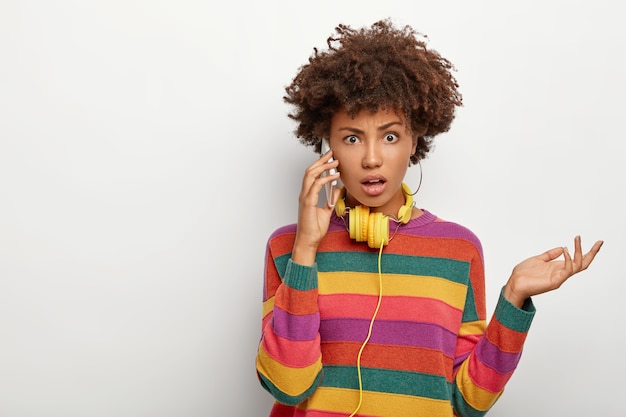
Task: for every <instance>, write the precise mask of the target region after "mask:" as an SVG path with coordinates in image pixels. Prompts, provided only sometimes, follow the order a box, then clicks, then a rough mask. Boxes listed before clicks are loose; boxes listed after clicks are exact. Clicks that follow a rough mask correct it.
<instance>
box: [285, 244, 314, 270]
mask: <svg viewBox="0 0 626 417" xmlns="http://www.w3.org/2000/svg"><path fill="white" fill-rule="evenodd" d="M316 254H317V246H312V245H306V244H300V243H298V242H296V243H295V244H294V245H293V250H292V252H291V260H292V261H294V262H295V263H297V264H300V265H304V266H312V265H313V264H314V263H315V255H316Z"/></svg>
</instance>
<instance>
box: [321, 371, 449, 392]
mask: <svg viewBox="0 0 626 417" xmlns="http://www.w3.org/2000/svg"><path fill="white" fill-rule="evenodd" d="M361 376H362V381H363V390H365V391H375V392H385V393H391V394H405V395H413V396H418V397H426V398H435V399H438V400H447V399H449V396H450V389H451V388H450V386H449V385H450V384H449V383H448V382H447V381H446V378H445V377H443V376H441V375H431V374H424V373H419V372H408V371H396V370H390V369H379V368H364V367H361ZM322 386H326V387H335V388H347V389H355V390H358V389H359V380H358V374H357V368H356V367H354V366H328V365H326V366H324V379H323V380H322Z"/></svg>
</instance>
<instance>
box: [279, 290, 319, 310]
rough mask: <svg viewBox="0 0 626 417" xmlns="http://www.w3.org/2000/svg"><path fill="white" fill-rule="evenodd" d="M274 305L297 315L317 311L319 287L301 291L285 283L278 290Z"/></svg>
mask: <svg viewBox="0 0 626 417" xmlns="http://www.w3.org/2000/svg"><path fill="white" fill-rule="evenodd" d="M274 305H275V306H277V307H280V308H282V309H283V310H285V311H287V312H288V313H290V314H295V315H302V314H313V313H317V312H318V310H319V307H318V305H317V289H313V290H308V291H301V290H296V289H294V288H290V287H288V286H287V285H285V286H283V287H281V288H280V290H279V291H277V292H276V297H275V300H274Z"/></svg>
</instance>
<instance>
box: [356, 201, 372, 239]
mask: <svg viewBox="0 0 626 417" xmlns="http://www.w3.org/2000/svg"><path fill="white" fill-rule="evenodd" d="M357 211H358V212H359V220H358V223H357V226H358V229H357V231H356V232H357V238H356V241H357V242H366V241H367V231H368V227H369V218H370V208H369V207H366V206H358V207H357Z"/></svg>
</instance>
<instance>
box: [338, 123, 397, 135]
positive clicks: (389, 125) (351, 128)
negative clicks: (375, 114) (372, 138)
mask: <svg viewBox="0 0 626 417" xmlns="http://www.w3.org/2000/svg"><path fill="white" fill-rule="evenodd" d="M394 125H400V126H402V122H401V121H399V120H396V121H393V122H390V123H386V124H384V125H382V126H379V127H378V128H377V129H376V130H378V131H382V130H387V129H389V128H390V127H391V126H394ZM338 130H339V131H342V130H347V131H349V132H352V133H364V132H363V131H362V130H361V129H357V128H355V127H349V126H346V127H340V128H339V129H338Z"/></svg>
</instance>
